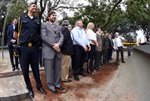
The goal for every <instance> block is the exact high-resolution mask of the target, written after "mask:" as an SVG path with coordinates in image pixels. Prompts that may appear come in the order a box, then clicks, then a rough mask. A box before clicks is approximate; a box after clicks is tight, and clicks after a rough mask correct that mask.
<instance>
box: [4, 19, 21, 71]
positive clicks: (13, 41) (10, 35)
mask: <svg viewBox="0 0 150 101" xmlns="http://www.w3.org/2000/svg"><path fill="white" fill-rule="evenodd" d="M16 23H17V19H16V18H14V19H13V22H12V24H11V25H9V26H8V30H7V38H8V49H9V56H10V62H11V65H12V70H13V71H15V69H17V70H20V69H19V67H18V56H15V64H14V47H13V45H16V44H17V42H16V39H15V38H14V36H13V34H14V29H15V24H16Z"/></svg>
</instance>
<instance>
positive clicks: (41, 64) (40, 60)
mask: <svg viewBox="0 0 150 101" xmlns="http://www.w3.org/2000/svg"><path fill="white" fill-rule="evenodd" d="M38 56H39V57H38V59H39V60H38V61H39V65H40V67H42V66H43V61H42V49H38Z"/></svg>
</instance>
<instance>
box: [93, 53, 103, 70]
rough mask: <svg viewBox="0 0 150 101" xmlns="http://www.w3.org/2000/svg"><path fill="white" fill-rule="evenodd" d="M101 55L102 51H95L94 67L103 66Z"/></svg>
mask: <svg viewBox="0 0 150 101" xmlns="http://www.w3.org/2000/svg"><path fill="white" fill-rule="evenodd" d="M101 55H102V51H95V63H94V68H99V67H100V66H102V64H101Z"/></svg>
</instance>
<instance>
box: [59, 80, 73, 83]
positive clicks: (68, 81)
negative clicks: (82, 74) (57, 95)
mask: <svg viewBox="0 0 150 101" xmlns="http://www.w3.org/2000/svg"><path fill="white" fill-rule="evenodd" d="M61 82H64V83H70V82H72V81H71V80H66V81H61Z"/></svg>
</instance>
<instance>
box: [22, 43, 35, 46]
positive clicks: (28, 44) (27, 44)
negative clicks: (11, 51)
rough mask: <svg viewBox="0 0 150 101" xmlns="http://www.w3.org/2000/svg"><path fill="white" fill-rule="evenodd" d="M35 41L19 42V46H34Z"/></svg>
mask: <svg viewBox="0 0 150 101" xmlns="http://www.w3.org/2000/svg"><path fill="white" fill-rule="evenodd" d="M35 45H36V44H35V43H32V42H29V43H21V46H26V47H32V46H35Z"/></svg>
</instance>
